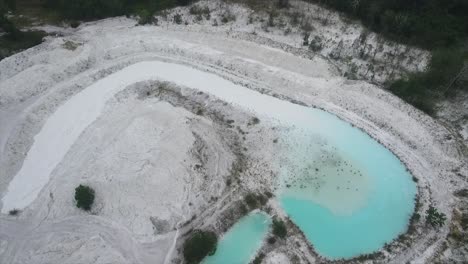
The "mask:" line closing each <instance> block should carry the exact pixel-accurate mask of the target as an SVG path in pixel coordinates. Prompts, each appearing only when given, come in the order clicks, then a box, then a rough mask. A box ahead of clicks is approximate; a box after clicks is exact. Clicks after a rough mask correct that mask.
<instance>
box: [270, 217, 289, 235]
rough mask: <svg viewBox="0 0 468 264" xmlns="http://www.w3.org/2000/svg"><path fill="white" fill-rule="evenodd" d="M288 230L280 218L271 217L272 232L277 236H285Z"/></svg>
mask: <svg viewBox="0 0 468 264" xmlns="http://www.w3.org/2000/svg"><path fill="white" fill-rule="evenodd" d="M287 233H288V231H287V230H286V225H285V224H284V222H283V221H282V220H278V219H276V218H275V219H273V234H274V235H275V236H277V237H279V238H285V237H286V235H287Z"/></svg>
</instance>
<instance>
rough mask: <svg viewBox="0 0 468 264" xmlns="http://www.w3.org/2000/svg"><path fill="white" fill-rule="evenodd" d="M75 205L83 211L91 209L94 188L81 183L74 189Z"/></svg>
mask: <svg viewBox="0 0 468 264" xmlns="http://www.w3.org/2000/svg"><path fill="white" fill-rule="evenodd" d="M75 200H76V207H78V208H81V209H83V210H85V211H89V210H91V206H92V205H93V202H94V190H93V189H92V188H91V187H89V186H86V185H81V184H80V186H78V187H76V189H75Z"/></svg>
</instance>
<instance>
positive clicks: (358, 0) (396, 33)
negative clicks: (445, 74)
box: [309, 0, 468, 49]
mask: <svg viewBox="0 0 468 264" xmlns="http://www.w3.org/2000/svg"><path fill="white" fill-rule="evenodd" d="M309 1H312V2H316V3H320V4H323V5H325V6H328V7H331V8H333V9H336V10H338V11H341V12H344V13H346V14H347V15H349V16H352V17H355V18H358V19H360V20H361V21H362V23H363V24H364V25H365V26H367V27H368V28H369V29H371V30H373V31H375V32H378V33H382V34H384V35H385V36H387V37H388V38H392V39H395V40H397V41H399V42H405V43H407V44H411V45H416V46H419V47H423V48H426V49H433V48H438V47H446V46H452V45H453V44H455V43H459V42H460V41H463V40H465V39H466V37H467V36H468V1H467V0H309Z"/></svg>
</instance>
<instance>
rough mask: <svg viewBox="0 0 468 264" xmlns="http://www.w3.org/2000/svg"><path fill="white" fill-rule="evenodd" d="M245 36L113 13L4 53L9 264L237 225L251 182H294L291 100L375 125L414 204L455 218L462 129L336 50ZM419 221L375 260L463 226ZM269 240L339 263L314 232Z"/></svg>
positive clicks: (123, 248)
mask: <svg viewBox="0 0 468 264" xmlns="http://www.w3.org/2000/svg"><path fill="white" fill-rule="evenodd" d="M242 36H243V37H239V35H236V34H232V32H230V31H228V30H226V31H224V32H223V30H222V29H217V34H213V32H204V30H189V29H184V28H183V27H177V26H175V27H173V28H172V27H169V26H166V27H164V26H159V27H156V26H136V25H135V20H132V19H126V18H113V19H107V20H103V21H98V22H92V23H88V24H85V25H82V26H80V27H79V28H78V29H77V30H76V31H74V32H72V33H70V34H68V35H66V36H64V37H54V38H49V39H48V40H47V41H46V42H45V43H43V44H42V45H39V46H37V47H34V48H32V49H29V50H27V51H24V52H22V53H20V54H17V55H14V56H12V57H9V58H7V59H5V60H3V61H1V62H0V168H1V169H0V196H1V197H2V199H1V208H2V209H1V212H2V214H1V215H0V259H1V260H2V261H1V262H2V263H173V262H174V263H178V262H177V261H180V260H181V258H182V256H181V252H180V248H181V243H182V242H183V240H184V239H185V237H186V235H187V234H188V232H189V231H190V230H191V229H193V228H211V229H214V230H215V231H217V232H218V233H219V234H222V233H223V232H225V231H226V229H227V228H228V227H229V226H230V225H231V224H232V223H233V222H235V219H238V217H237V216H234V217H233V219H231V220H226V219H225V218H226V217H227V215H230V212H231V211H232V210H233V209H232V208H235V207H236V203H238V202H239V200H242V198H243V195H244V194H245V193H247V192H257V191H258V192H260V191H261V192H263V191H271V192H273V193H274V192H276V191H277V190H278V189H281V188H280V187H278V177H280V171H281V167H282V163H281V162H280V160H279V159H278V156H281V155H279V154H278V153H282V151H284V149H288V148H291V146H290V145H288V144H287V143H284V141H281V136H282V135H284V132H285V131H288V127H287V126H285V125H284V124H283V123H281V120H282V119H287V120H293V121H294V122H306V121H304V120H303V119H301V118H303V116H300V115H296V114H291V116H288V114H290V113H292V112H288V109H289V108H288V107H289V106H290V105H293V108H294V107H301V108H304V107H305V108H316V109H322V110H323V111H326V112H328V113H331V114H333V115H335V116H337V117H339V118H340V119H341V120H343V121H345V122H347V123H349V124H351V125H352V126H354V127H356V128H359V129H361V130H362V131H365V132H366V133H367V134H368V135H370V136H371V137H372V138H374V139H375V140H377V141H378V142H380V143H381V144H382V145H383V146H385V147H386V148H387V149H389V150H390V151H391V152H393V153H394V154H395V155H396V156H397V157H398V158H399V160H401V161H402V162H403V163H404V164H405V165H406V166H407V168H408V170H409V172H411V175H412V176H413V177H414V180H415V181H417V195H416V196H415V197H417V201H418V203H417V206H415V208H416V209H415V210H416V211H417V212H418V213H421V214H423V212H424V211H425V210H426V209H427V207H428V206H429V204H430V203H431V202H432V203H435V204H437V205H438V207H439V208H440V210H441V211H443V212H445V213H446V214H447V215H448V217H449V218H450V217H451V213H452V212H451V209H450V208H452V206H453V204H454V203H455V202H456V201H455V200H454V199H453V197H452V190H456V189H457V188H459V187H460V186H463V185H464V184H466V183H465V182H462V181H461V180H460V179H459V178H457V176H454V171H455V170H457V171H460V170H463V169H466V167H465V168H464V167H463V166H466V164H465V165H464V163H463V157H462V156H461V154H460V153H459V151H458V148H457V145H456V142H454V141H450V140H447V138H448V137H447V136H448V135H449V131H447V130H446V129H445V128H444V127H442V126H440V125H439V124H438V123H436V122H435V121H433V120H432V119H431V118H430V117H428V116H426V115H424V114H423V113H421V112H420V111H418V110H416V109H414V108H413V107H411V106H409V105H406V104H405V103H403V102H402V101H401V100H400V99H398V98H396V97H394V96H393V95H391V94H389V93H388V92H386V91H384V90H382V89H381V88H379V87H377V86H375V85H373V84H370V83H367V82H365V81H350V80H347V79H346V78H344V77H342V76H341V74H340V73H339V71H338V70H337V69H336V66H335V65H333V64H332V63H330V62H329V61H328V60H327V59H326V58H324V57H321V56H318V55H317V56H312V57H304V56H301V55H300V54H296V53H294V52H289V51H288V46H287V44H284V43H279V42H278V43H276V44H275V45H274V46H272V45H269V44H268V43H265V42H261V43H260V42H259V38H258V36H255V37H254V36H251V38H250V37H249V35H248V34H244V35H242ZM66 43H74V45H73V47H74V48H73V49H70V48H69V45H66ZM317 111H318V110H317ZM278 120H279V121H278ZM307 122H311V123H313V124H314V126H315V129H320V127H321V124H320V120H308V121H307ZM278 139H280V140H279V141H280V142H278ZM334 181H337V180H336V179H334ZM82 183H85V184H88V185H91V186H93V188H94V189H95V191H96V201H95V205H94V207H93V209H92V211H91V213H86V212H83V211H81V210H79V209H78V208H76V206H75V204H74V203H75V201H74V199H73V192H74V188H75V187H76V186H77V185H79V184H82ZM320 197H321V196H320ZM320 199H322V198H320ZM324 199H326V198H324ZM359 199H363V198H361V197H358V198H356V200H359ZM359 201H360V202H359V203H362V201H361V200H359ZM323 203H324V204H325V205H324V206H327V204H326V201H325V202H323ZM334 203H336V201H334ZM356 203H357V202H356ZM268 207H269V208H270V210H271V214H274V215H279V216H282V215H286V213H285V212H284V210H283V209H282V208H281V206H280V203H279V202H278V201H276V200H275V199H271V200H270V201H269V202H268ZM356 207H358V206H356ZM338 208H339V206H338ZM13 209H18V210H20V213H19V214H18V215H17V216H11V215H9V212H10V211H11V210H13ZM337 210H340V209H337ZM236 217H237V218H236ZM409 218H410V215H408V219H409ZM223 223H224V224H223ZM227 224H229V226H226V225H227ZM412 226H413V227H414V232H413V233H412V234H411V236H409V238H408V241H410V242H409V244H410V245H411V246H407V245H405V243H401V242H399V241H394V242H391V241H390V242H391V243H389V244H390V246H393V247H394V248H395V249H397V250H392V251H391V252H390V251H389V250H388V248H386V249H382V250H381V252H384V254H380V255H378V256H376V258H377V259H378V260H383V261H394V262H395V263H404V262H405V261H408V260H419V261H425V260H426V259H428V258H430V257H431V256H432V255H433V254H434V252H436V251H437V250H438V247H440V246H441V244H442V242H441V241H442V236H440V234H442V233H443V234H446V233H447V232H448V231H449V230H448V225H447V226H446V227H444V228H443V229H441V230H439V231H437V232H438V234H439V236H438V235H436V233H435V231H433V232H426V231H424V232H423V230H424V227H423V224H422V223H417V222H416V223H412ZM295 228H296V229H297V227H295ZM296 242H297V243H296ZM297 245H300V247H298V246H297ZM262 250H263V251H264V252H266V253H267V257H266V258H265V261H267V262H268V263H284V262H287V261H288V260H290V259H291V258H293V257H294V256H296V258H297V259H299V261H300V262H301V263H306V261H309V262H316V263H321V262H326V261H327V260H326V258H323V256H321V254H319V253H317V252H316V251H315V250H314V248H313V246H312V245H311V244H310V243H309V242H308V240H307V239H306V237H305V236H304V234H302V233H301V232H292V234H291V236H290V237H288V238H287V240H286V242H285V243H282V244H279V245H278V246H277V247H276V248H268V247H264V248H263V249H262Z"/></svg>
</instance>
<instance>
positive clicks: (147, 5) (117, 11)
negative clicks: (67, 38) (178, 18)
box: [42, 0, 192, 19]
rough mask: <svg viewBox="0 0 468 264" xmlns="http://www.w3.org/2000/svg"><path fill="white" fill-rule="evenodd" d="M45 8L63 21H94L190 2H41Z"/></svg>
mask: <svg viewBox="0 0 468 264" xmlns="http://www.w3.org/2000/svg"><path fill="white" fill-rule="evenodd" d="M42 2H43V4H44V6H45V7H46V8H52V9H55V10H57V11H59V12H60V14H61V15H62V16H63V18H64V19H96V18H105V17H112V16H119V15H126V14H131V13H135V12H145V13H154V12H156V11H159V10H163V9H166V8H171V7H175V6H180V5H188V4H190V3H191V2H192V0H42Z"/></svg>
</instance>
